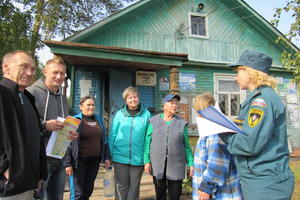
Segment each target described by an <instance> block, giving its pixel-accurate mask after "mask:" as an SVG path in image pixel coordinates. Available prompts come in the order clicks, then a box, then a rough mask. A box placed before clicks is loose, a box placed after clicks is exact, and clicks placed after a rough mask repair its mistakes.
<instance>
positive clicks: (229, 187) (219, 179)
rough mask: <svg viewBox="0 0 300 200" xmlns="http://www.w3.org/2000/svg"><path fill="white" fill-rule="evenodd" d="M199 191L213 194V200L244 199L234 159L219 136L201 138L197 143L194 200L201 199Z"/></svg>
mask: <svg viewBox="0 0 300 200" xmlns="http://www.w3.org/2000/svg"><path fill="white" fill-rule="evenodd" d="M198 190H201V191H203V192H205V193H207V194H211V196H212V199H218V200H241V199H242V191H241V186H240V180H239V176H238V173H237V169H236V166H235V164H234V160H233V157H232V155H231V154H230V153H229V152H228V150H227V146H226V144H224V142H223V141H222V140H221V139H220V138H219V137H218V135H211V136H207V137H203V138H199V140H198V142H197V145H196V148H195V154H194V175H193V200H198V199H199V196H198Z"/></svg>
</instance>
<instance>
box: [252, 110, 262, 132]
mask: <svg viewBox="0 0 300 200" xmlns="http://www.w3.org/2000/svg"><path fill="white" fill-rule="evenodd" d="M263 116H264V111H262V110H260V109H256V108H252V109H250V111H249V114H248V125H249V126H250V127H251V128H253V127H255V126H256V125H257V124H259V122H260V121H261V120H262V118H263Z"/></svg>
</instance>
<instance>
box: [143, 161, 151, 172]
mask: <svg viewBox="0 0 300 200" xmlns="http://www.w3.org/2000/svg"><path fill="white" fill-rule="evenodd" d="M144 170H145V172H146V173H148V174H150V173H151V164H150V163H146V164H145V166H144Z"/></svg>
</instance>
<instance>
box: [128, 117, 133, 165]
mask: <svg viewBox="0 0 300 200" xmlns="http://www.w3.org/2000/svg"><path fill="white" fill-rule="evenodd" d="M133 119H134V117H132V120H131V126H130V143H129V164H131V153H132V151H131V148H132V127H133Z"/></svg>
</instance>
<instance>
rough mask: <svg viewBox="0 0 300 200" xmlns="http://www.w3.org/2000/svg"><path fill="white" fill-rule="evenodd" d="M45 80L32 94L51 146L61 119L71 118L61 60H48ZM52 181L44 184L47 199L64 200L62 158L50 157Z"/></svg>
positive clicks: (61, 125)
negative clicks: (58, 118) (64, 92)
mask: <svg viewBox="0 0 300 200" xmlns="http://www.w3.org/2000/svg"><path fill="white" fill-rule="evenodd" d="M44 75H45V79H40V80H38V81H36V82H35V83H34V84H33V85H32V86H30V87H29V88H28V91H29V92H30V93H31V94H32V95H33V96H34V97H35V98H36V102H35V103H36V107H37V108H38V111H39V114H40V118H41V119H42V125H43V129H44V136H45V143H46V144H47V143H48V141H49V138H50V136H51V133H52V131H58V130H61V129H62V128H63V124H62V123H61V122H60V121H58V120H57V117H63V118H64V117H66V116H68V115H69V110H68V109H69V108H68V103H67V100H66V96H65V95H63V94H62V88H61V85H62V83H63V82H64V80H65V77H66V66H65V64H64V62H63V61H61V60H59V59H51V60H48V61H47V63H46V65H45V68H44ZM77 137H78V133H76V132H70V139H72V140H74V139H76V138H77ZM47 168H48V179H47V181H46V182H45V183H44V192H43V193H44V197H43V199H45V200H63V193H64V186H65V176H66V174H65V168H64V166H63V162H62V160H61V159H57V158H53V157H50V156H47Z"/></svg>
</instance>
